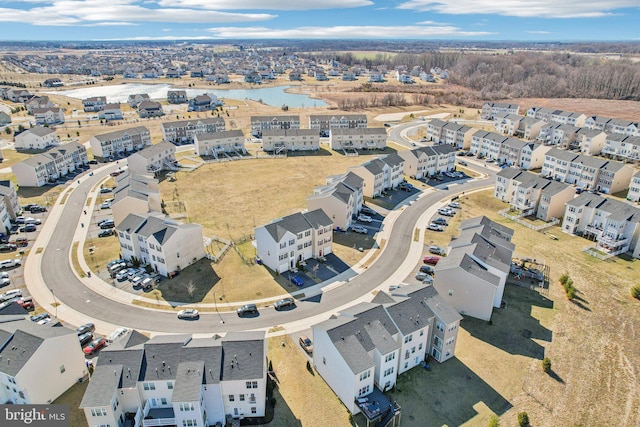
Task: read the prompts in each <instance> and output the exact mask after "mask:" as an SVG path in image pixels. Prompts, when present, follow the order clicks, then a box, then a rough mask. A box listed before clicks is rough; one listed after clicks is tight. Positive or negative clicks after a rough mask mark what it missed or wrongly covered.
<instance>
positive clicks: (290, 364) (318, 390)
mask: <svg viewBox="0 0 640 427" xmlns="http://www.w3.org/2000/svg"><path fill="white" fill-rule="evenodd" d="M282 343H284V346H283V345H282ZM267 354H268V355H269V360H270V361H271V363H272V365H273V370H274V371H275V374H276V376H277V378H278V390H279V392H280V395H281V396H282V400H284V402H282V401H278V402H277V404H276V409H275V417H274V419H273V422H272V424H274V425H277V426H299V425H302V426H305V427H312V426H323V427H324V426H348V425H351V424H350V423H349V414H348V412H347V409H346V408H345V407H344V406H343V405H342V403H340V401H339V400H338V398H337V397H336V396H335V394H334V393H333V391H332V390H331V389H330V388H329V386H328V385H327V383H325V382H324V380H323V379H322V377H321V376H320V375H319V374H318V373H317V372H315V370H314V369H313V368H312V372H310V371H309V370H307V358H306V357H305V356H304V354H303V353H302V350H300V348H299V346H298V344H297V343H294V342H293V341H292V340H291V338H289V336H288V335H287V336H282V337H273V338H269V339H268V341H267ZM282 405H286V408H282Z"/></svg>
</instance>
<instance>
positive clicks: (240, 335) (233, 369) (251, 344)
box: [221, 331, 266, 381]
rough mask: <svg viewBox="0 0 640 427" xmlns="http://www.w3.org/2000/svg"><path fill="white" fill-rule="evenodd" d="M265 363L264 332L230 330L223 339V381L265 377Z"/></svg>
mask: <svg viewBox="0 0 640 427" xmlns="http://www.w3.org/2000/svg"><path fill="white" fill-rule="evenodd" d="M265 363H266V362H265V354H264V332H262V331H255V332H229V333H227V335H226V336H225V337H224V338H223V339H222V377H221V380H222V381H238V380H255V379H259V378H263V377H264V375H265V374H266V365H265Z"/></svg>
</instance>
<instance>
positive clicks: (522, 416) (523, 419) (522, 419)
mask: <svg viewBox="0 0 640 427" xmlns="http://www.w3.org/2000/svg"><path fill="white" fill-rule="evenodd" d="M518 425H519V426H520V427H527V426H528V425H529V415H528V414H527V413H526V412H520V413H519V414H518Z"/></svg>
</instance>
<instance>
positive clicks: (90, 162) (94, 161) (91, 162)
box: [89, 159, 98, 165]
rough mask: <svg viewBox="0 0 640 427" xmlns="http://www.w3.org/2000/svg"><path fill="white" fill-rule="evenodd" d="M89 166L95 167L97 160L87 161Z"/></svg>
mask: <svg viewBox="0 0 640 427" xmlns="http://www.w3.org/2000/svg"><path fill="white" fill-rule="evenodd" d="M89 164H90V165H97V164H98V161H97V160H95V159H92V160H89Z"/></svg>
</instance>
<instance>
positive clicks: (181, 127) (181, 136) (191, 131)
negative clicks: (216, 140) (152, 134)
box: [162, 117, 226, 144]
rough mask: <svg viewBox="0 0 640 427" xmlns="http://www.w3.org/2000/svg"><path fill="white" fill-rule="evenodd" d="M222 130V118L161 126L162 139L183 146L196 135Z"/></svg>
mask: <svg viewBox="0 0 640 427" xmlns="http://www.w3.org/2000/svg"><path fill="white" fill-rule="evenodd" d="M224 130H226V127H225V123H224V119H223V118H222V117H211V118H208V119H196V120H181V121H176V122H165V123H163V124H162V139H164V140H165V141H168V142H173V143H176V142H179V143H183V144H185V143H191V142H194V139H195V136H196V135H199V134H203V133H213V132H221V131H224Z"/></svg>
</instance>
